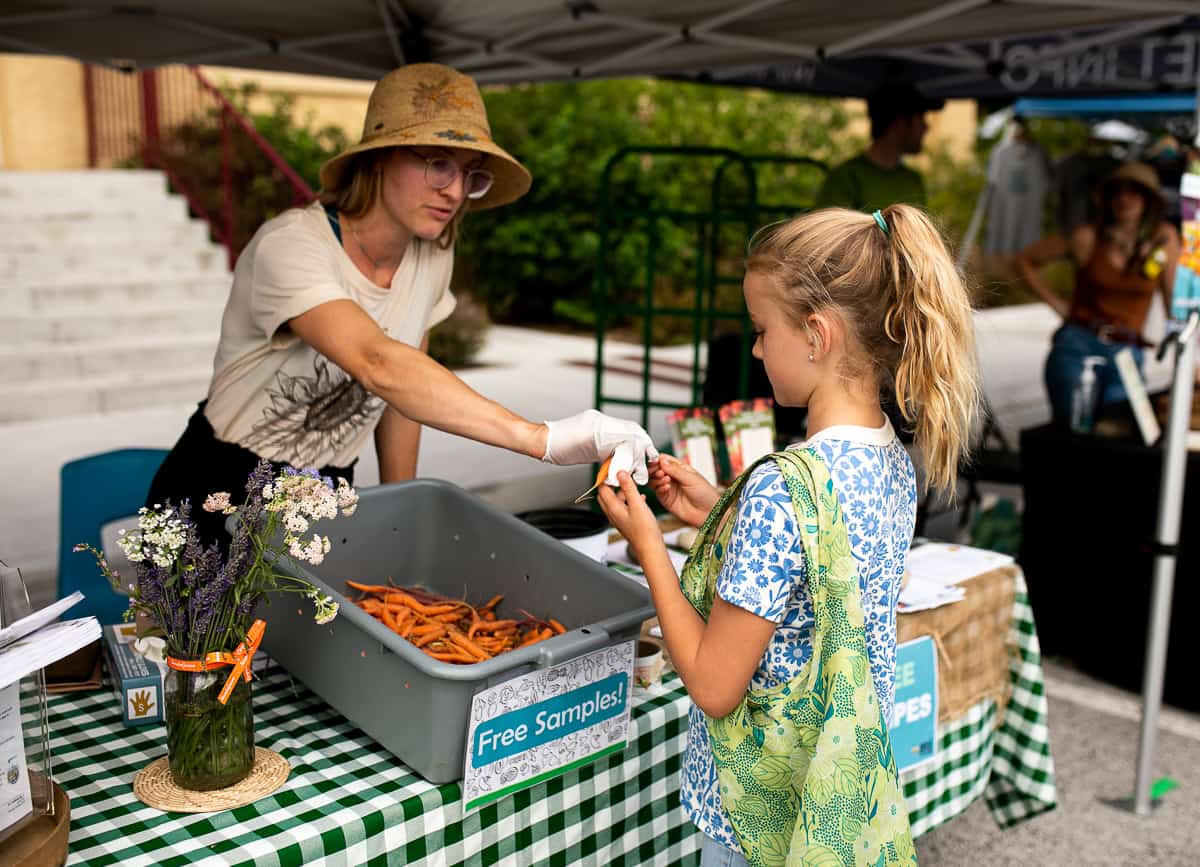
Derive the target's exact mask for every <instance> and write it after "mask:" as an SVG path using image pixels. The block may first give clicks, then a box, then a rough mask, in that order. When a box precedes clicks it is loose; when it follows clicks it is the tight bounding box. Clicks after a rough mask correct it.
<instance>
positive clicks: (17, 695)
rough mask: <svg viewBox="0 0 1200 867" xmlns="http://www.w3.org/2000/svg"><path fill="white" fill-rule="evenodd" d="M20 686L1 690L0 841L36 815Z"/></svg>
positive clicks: (13, 685)
mask: <svg viewBox="0 0 1200 867" xmlns="http://www.w3.org/2000/svg"><path fill="white" fill-rule="evenodd" d="M20 690H21V685H20V683H12V684H9V685H8V686H6V687H4V688H3V689H0V774H3V775H4V776H3V777H2V778H0V779H2V782H0V837H3V836H4V832H5V831H6V830H7V829H8V828H10V827H12V826H13V825H15V824H16V823H17V822H20V821H21V820H22V819H24V818H25V817H26V816H28V815H29V814H30V813H32V812H33V797H32V794H31V792H30V789H29V767H28V765H27V764H26V762H25V739H24V737H23V736H22V734H21V692H20Z"/></svg>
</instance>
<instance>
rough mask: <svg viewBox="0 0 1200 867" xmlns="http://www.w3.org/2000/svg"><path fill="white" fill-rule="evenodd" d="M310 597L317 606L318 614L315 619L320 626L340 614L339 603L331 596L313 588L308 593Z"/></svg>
mask: <svg viewBox="0 0 1200 867" xmlns="http://www.w3.org/2000/svg"><path fill="white" fill-rule="evenodd" d="M307 596H308V598H309V599H311V600H312V601H313V605H315V606H316V608H317V613H316V616H315V617H313V620H314V621H315V622H316V623H317V625H319V626H324V625H325V624H326V623H329V622H330V621H331V620H333V619H334V618H335V617H337V615H338V604H337V603H336V602H334V601H333V599H332V598H331V597H329V596H325V595H324V594H322V593H320V592H318V591H316V590H313V591H312V592H310V593H308V594H307Z"/></svg>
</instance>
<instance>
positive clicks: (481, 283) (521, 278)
mask: <svg viewBox="0 0 1200 867" xmlns="http://www.w3.org/2000/svg"><path fill="white" fill-rule="evenodd" d="M484 98H485V101H486V102H487V105H488V117H489V120H490V122H491V125H492V133H493V136H494V138H495V139H496V141H497V142H498V143H500V144H501V146H503V147H504V148H505V149H507V150H509V151H510V152H511V153H513V154H514V155H515V156H516V157H517V158H518V159H520V160H521V161H522V162H523V163H524V164H525V166H526V167H527V168H528V169H529V170H530V172H531V173H532V174H533V178H534V184H533V189H532V190H531V191H530V193H529V194H528V195H526V196H525V197H524V198H523V199H521V200H520V201H518V202H516V203H514V204H512V205H507V206H505V207H503V208H498V209H496V210H494V211H484V212H481V213H479V214H473V215H471V216H470V217H469V218H468V220H467V221H466V223H465V224H464V233H463V238H462V241H461V242H460V246H459V250H458V257H457V262H456V281H457V283H456V285H461V286H468V287H470V288H471V289H472V291H474V292H476V293H477V294H478V296H479V298H480V299H481V301H482V302H483V303H485V304H486V306H487V307H488V310H489V311H490V312H491V314H492V315H493V316H494V317H495V318H496V319H498V320H500V321H505V322H524V323H539V322H540V323H548V322H555V321H557V322H560V323H569V324H574V325H575V326H577V327H589V323H590V321H591V319H592V316H594V314H595V311H594V305H593V303H592V291H593V286H594V281H595V276H596V268H597V257H598V253H599V249H600V236H599V230H600V221H599V210H600V200H599V185H600V178H601V175H602V172H603V170H604V167H605V164H606V162H607V161H608V159H609V158H610V157H611V156H612V155H613V154H614V153H615V152H616V151H617V150H618V149H620V148H622V147H625V146H630V145H656V146H704V147H720V148H729V149H733V150H736V151H738V152H741V153H747V154H758V153H763V154H767V153H769V154H803V155H805V156H808V157H813V158H816V159H830V158H832V157H833V156H835V154H838V153H842V152H843V151H845V152H847V153H849V152H852V151H853V149H854V148H855V147H857V146H858V144H859V143H858V142H855V141H854V140H853V139H851V138H850V137H849V136H848V135H846V133H845V128H846V125H847V123H848V120H849V115H848V113H847V112H846V111H845V109H844V108H843V107H842V105H841V104H840V103H837V102H833V101H829V100H821V99H815V98H811V97H804V96H795V95H785V94H774V93H767V92H764V91H758V90H739V89H735V88H728V87H713V86H706V85H696V84H686V83H680V82H669V81H656V80H653V79H628V80H616V81H585V82H573V83H569V84H538V85H522V86H515V87H502V88H490V89H488V90H487V91H486V92H485V94H484ZM720 161H721V160H720V158H714V157H707V158H694V157H693V158H682V157H678V156H642V157H638V158H637V159H631V160H627V161H625V162H623V163H622V164H621V167H620V169H621V170H620V171H618V172H617V173H615V174H614V177H613V185H612V189H613V191H614V201H617V202H620V203H621V204H622V205H624V206H628V207H630V208H634V209H636V208H646V207H649V206H650V205H651V204H653V203H658V204H659V206H661V205H662V204H663V203H667V204H669V205H670V206H671V207H675V208H681V209H691V210H693V211H701V210H708V209H709V208H710V207H711V200H712V199H711V197H712V177H713V174H714V171H715V168H716V166H717V164H718V163H719V162H720ZM762 174H763V176H764V177H768V178H769V180H768V181H767V182H765V183H763V184H762V187H763V189H762V190H761V191H760V192H761V196H760V198H761V199H762V200H765V201H766V202H768V203H771V204H774V205H776V206H777V207H776V211H771V212H769V213H771V214H772V215H774V214H775V213H776V212H778V213H780V214H786V213H791V212H793V211H795V210H796V209H800V208H803V207H804V206H805V205H806V204H807V203H808V202H811V200H812V197H813V195H814V194H815V191H816V187H817V185H818V184H819V182H820V173H819V172H815V171H813V170H812V169H811V168H805V167H795V166H787V167H783V168H780V169H776V168H773V167H768V168H766V169H764V171H763V172H762ZM729 180H730V184H729V185H728V194H729V198H730V199H732V200H735V201H736V200H738V199H739V198H740V197H741V196H742V195H743V194H744V190H740V189H739V183H738V182H739V178H738V177H737V172H733V173H731V176H730V178H729ZM765 213H767V212H764V214H765ZM765 218H766V217H765V216H764V219H765ZM770 218H771V219H777V218H778V217H777V216H771V217H770ZM745 235H746V232H745V230H744V228H743V231H742V233H741V235H740V236H739V240H738V242H737V243H736V244H735V245H733V246H732V247H731V248H730V251H729V252H728V253H727V255H726V256H725V257H724V258H725V259H728V260H729V263H731V264H729V263H726V264H728V268H727V270H729V271H731V272H733V271H736V269H737V267H738V262H737V260H738V258H739V257H740V255H741V253H742V252H744V244H745ZM652 236H653V237H654V242H655V245H656V250H655V255H654V278H653V284H654V287H655V294H656V296H659V295H661V296H662V297H663V298H668V297H670V298H675V299H683V298H689V297H694V291H695V286H696V283H697V279H698V276H697V275H698V274H699V273H701V272H700V271H698V268H697V266H698V264H699V263H698V251H704V250H705V248H706V244H705V239H704V237H702V236H701V235H700V233H699V231H698V230H697V228H696V226H695V225H694V224H690V225H689V224H688V223H686V222H680V221H674V220H667V219H659V220H655V221H648V220H638V219H636V218H629V219H625V220H622V221H621V222H620V223H619V225H617V226H616V230H615V231H614V232H613V235H612V237H611V238H610V244H609V245H608V249H609V253H610V258H609V260H608V262H607V266H608V269H609V273H610V275H611V279H610V284H609V285H610V292H609V298H610V300H612V301H613V302H616V303H624V304H628V303H637V302H640V301H641V300H642V298H643V297H644V295H645V292H646V283H647V279H648V278H647V260H648V256H649V254H650V250H649V244H650V239H651V237H652ZM701 255H706V254H704V253H703V252H702V253H701ZM735 294H736V293H735ZM659 303H666V302H664V301H661V300H660V302H659ZM689 306H690V305H689ZM621 324H624V325H626V326H628V325H633V324H635V323H634V322H633V321H632V320H631V319H629V318H625V319H623V320H622V321H621ZM659 330H662V331H663V334H662V335H661V336H662V338H663V339H675V338H677V337H680V336H685V335H686V339H690V338H691V326H690V324H687V323H683V322H682V321H680V322H668V321H667V320H666V319H665V318H663V319H662V320H661V321H659V322H656V332H657V331H659Z"/></svg>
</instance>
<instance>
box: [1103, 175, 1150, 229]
mask: <svg viewBox="0 0 1200 867" xmlns="http://www.w3.org/2000/svg"><path fill="white" fill-rule="evenodd" d="M1108 207H1109V209H1110V210H1111V211H1112V215H1113V219H1115V220H1116V221H1117V222H1118V223H1136V222H1137V221H1138V220H1140V219H1141V218H1142V215H1143V214H1145V213H1146V194H1145V192H1144V191H1143V190H1142V188H1141V187H1140V186H1138V185H1137V184H1134V183H1131V182H1129V181H1116V182H1115V183H1113V185H1112V187H1111V189H1110V190H1109V193H1108Z"/></svg>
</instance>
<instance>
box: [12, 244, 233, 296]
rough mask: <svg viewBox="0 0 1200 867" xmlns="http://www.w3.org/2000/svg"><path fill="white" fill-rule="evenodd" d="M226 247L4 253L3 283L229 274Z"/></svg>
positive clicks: (140, 246)
mask: <svg viewBox="0 0 1200 867" xmlns="http://www.w3.org/2000/svg"><path fill="white" fill-rule="evenodd" d="M228 265H229V263H228V260H227V259H226V256H225V251H224V250H223V249H222V248H220V247H218V246H216V245H215V244H203V245H200V244H189V245H187V246H180V247H147V246H145V245H143V244H140V243H139V244H136V245H134V244H130V245H124V246H121V247H110V248H108V249H106V250H100V249H85V250H72V251H70V252H65V251H64V252H59V253H54V252H49V251H37V252H32V253H13V254H9V255H7V256H5V255H2V254H0V289H7V288H20V287H23V286H62V285H76V284H79V283H82V282H92V281H95V280H100V281H101V282H105V283H107V282H112V281H113V279H114V278H120V279H121V280H123V281H126V282H139V281H141V280H150V279H154V278H170V279H176V278H178V277H180V276H183V275H197V274H204V275H214V276H215V275H220V276H227V275H228V274H229V267H228Z"/></svg>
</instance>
